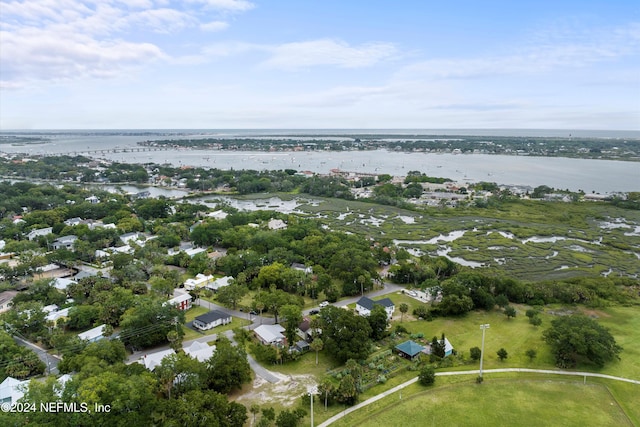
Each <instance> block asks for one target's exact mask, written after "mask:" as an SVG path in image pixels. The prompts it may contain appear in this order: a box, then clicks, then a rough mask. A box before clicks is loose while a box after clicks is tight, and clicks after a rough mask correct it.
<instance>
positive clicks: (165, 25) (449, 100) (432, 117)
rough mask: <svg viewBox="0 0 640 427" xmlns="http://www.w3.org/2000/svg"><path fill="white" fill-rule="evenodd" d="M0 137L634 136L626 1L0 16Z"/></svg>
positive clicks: (304, 0)
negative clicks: (245, 132) (132, 132)
mask: <svg viewBox="0 0 640 427" xmlns="http://www.w3.org/2000/svg"><path fill="white" fill-rule="evenodd" d="M0 56H1V57H0V60H1V61H0V85H1V86H0V129H1V130H7V129H109V128H114V129H122V128H131V129H142V128H147V129H148V128H172V129H175V128H191V129H193V128H199V129H214V128H222V129H230V128H377V129H379V128H422V129H429V128H431V129H434V128H439V129H442V128H453V129H461V128H547V129H548V128H551V129H604V130H612V129H626V130H639V129H640V3H638V2H637V0H628V1H627V0H603V1H601V0H580V1H578V0H576V1H574V0H551V1H547V0H537V1H529V0H517V1H515V0H514V1H506V0H504V1H491V0H485V1H481V0H468V1H465V0H452V1H447V2H445V1H440V2H436V1H426V0H416V1H394V2H392V1H386V0H366V1H365V0H349V1H347V0H322V1H319V0H294V1H290V0H270V1H267V0H183V1H172V0H32V1H30V0H0Z"/></svg>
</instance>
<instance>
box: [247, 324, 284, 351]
mask: <svg viewBox="0 0 640 427" xmlns="http://www.w3.org/2000/svg"><path fill="white" fill-rule="evenodd" d="M283 332H284V328H283V327H282V326H280V325H260V326H258V327H257V328H255V329H254V330H253V333H254V334H256V337H257V338H258V339H259V340H260V342H261V343H262V344H265V345H278V346H283V345H284V344H285V343H286V342H287V338H286V337H285V336H284V335H282V333H283Z"/></svg>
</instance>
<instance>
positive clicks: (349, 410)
mask: <svg viewBox="0 0 640 427" xmlns="http://www.w3.org/2000/svg"><path fill="white" fill-rule="evenodd" d="M498 372H534V373H538V374H553V375H571V376H577V377H584V378H585V379H586V377H597V378H606V379H609V380H614V381H624V382H628V383H633V384H638V385H640V381H638V380H632V379H629V378H622V377H614V376H613V375H605V374H597V373H593V372H576V371H556V370H553V369H528V368H504V369H483V370H482V373H483V374H490V373H498ZM479 374H480V370H478V369H476V370H472V371H449V372H436V376H437V377H444V376H451V375H479ZM417 381H418V377H416V378H413V379H410V380H409V381H406V382H404V383H402V384H400V385H397V386H395V387H393V388H392V389H389V390H387V391H385V392H384V393H380V394H378V395H376V396H373V397H372V398H370V399H367V400H365V401H364V402H360V403H358V404H357V405H354V406H352V407H350V408H347V409H345V410H344V411H342V412H340V413H339V414H336V415H334V416H333V417H331V418H329V419H328V420H327V421H325V422H323V423H322V424H319V425H318V427H325V426H329V425H331V424H333V423H335V422H336V421H338V420H339V419H341V418H342V417H344V416H346V415H349V414H350V413H352V412H355V411H357V410H358V409H361V408H364V407H365V406H367V405H370V404H372V403H374V402H377V401H378V400H380V399H383V398H385V397H387V396H389V395H392V394H393V393H396V392H399V391H400V390H402V389H403V388H405V387H407V386H410V385H411V384H413V383H415V382H417Z"/></svg>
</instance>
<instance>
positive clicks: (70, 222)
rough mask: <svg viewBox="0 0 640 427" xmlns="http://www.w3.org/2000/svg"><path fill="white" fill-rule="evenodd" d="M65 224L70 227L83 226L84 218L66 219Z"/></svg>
mask: <svg viewBox="0 0 640 427" xmlns="http://www.w3.org/2000/svg"><path fill="white" fill-rule="evenodd" d="M64 223H65V224H66V225H68V226H70V227H75V226H76V225H80V224H82V218H80V217H75V218H69V219H65V220H64Z"/></svg>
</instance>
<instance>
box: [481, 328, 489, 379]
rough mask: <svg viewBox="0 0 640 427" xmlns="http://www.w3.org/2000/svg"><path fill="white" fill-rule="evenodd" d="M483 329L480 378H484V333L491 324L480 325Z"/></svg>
mask: <svg viewBox="0 0 640 427" xmlns="http://www.w3.org/2000/svg"><path fill="white" fill-rule="evenodd" d="M480 329H482V349H481V350H480V378H482V359H484V331H485V330H487V329H489V324H488V323H485V324H484V325H480Z"/></svg>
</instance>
